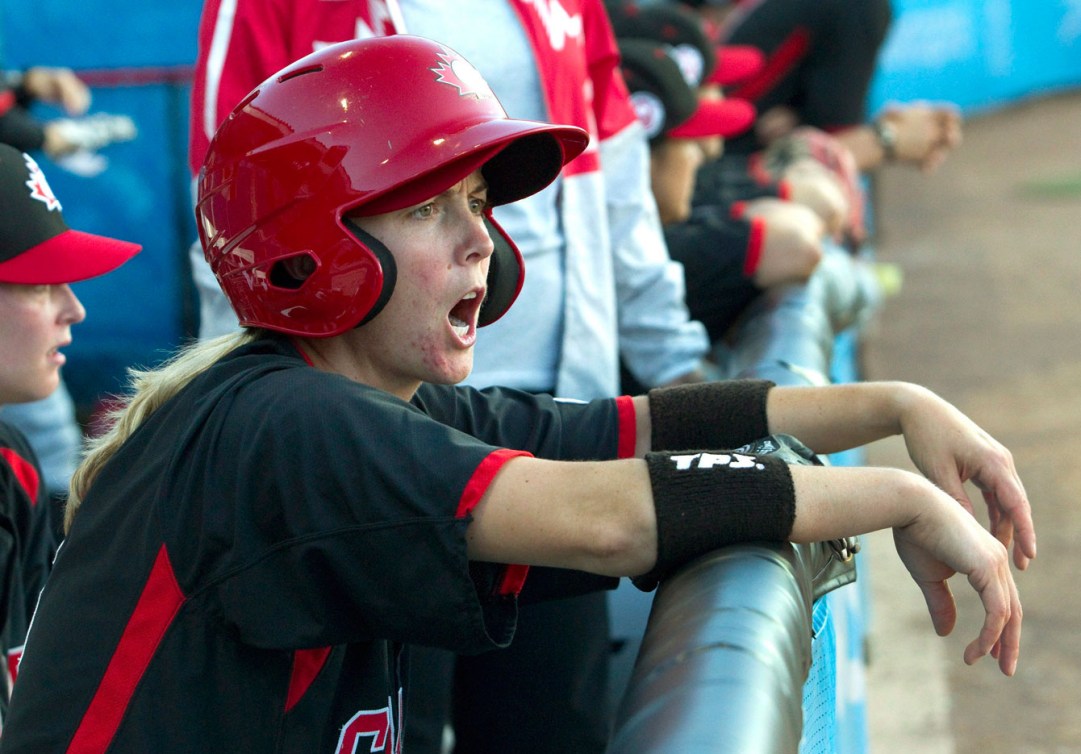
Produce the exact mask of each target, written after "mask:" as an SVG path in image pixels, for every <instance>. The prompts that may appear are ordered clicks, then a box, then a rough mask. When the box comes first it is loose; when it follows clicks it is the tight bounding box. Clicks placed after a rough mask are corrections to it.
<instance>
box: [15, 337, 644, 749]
mask: <svg viewBox="0 0 1081 754" xmlns="http://www.w3.org/2000/svg"><path fill="white" fill-rule="evenodd" d="M629 432H630V433H633V409H631V408H630V404H629V399H616V400H604V401H595V402H592V403H589V404H580V403H564V402H556V401H553V400H552V399H550V398H547V397H544V396H533V395H529V394H526V393H519V392H515V391H504V390H500V389H492V390H488V391H476V390H473V389H470V388H465V387H449V386H423V387H422V388H421V390H420V391H419V392H418V393H417V395H416V396H415V398H414V400H413V401H412V402H411V403H406V402H404V401H402V400H400V399H398V398H396V397H394V396H391V395H389V394H387V393H384V392H382V391H379V390H376V389H373V388H371V387H367V386H364V385H360V384H357V383H355V382H352V381H350V380H348V379H345V378H344V377H341V376H339V375H334V374H329V373H326V372H322V371H319V370H316V369H314V368H312V367H310V366H308V364H307V363H306V362H305V361H304V360H303V359H302V357H301V356H300V355H299V354H298V353H297V351H296V350H295V349H294V347H293V346H292V345H290V344H289V343H288V342H287V341H285V340H283V339H278V338H266V339H263V340H258V341H255V342H254V343H251V344H248V345H246V346H243V347H241V348H239V349H237V350H236V351H234V352H233V353H232V354H230V355H229V356H227V357H226V358H224V359H223V360H221V361H220V362H218V363H217V364H216V365H214V366H213V367H212V368H211V369H209V370H208V371H207V372H204V373H203V374H201V375H200V376H199V377H197V378H196V379H195V380H193V381H192V382H191V383H190V384H189V385H188V386H186V387H185V388H184V389H183V390H182V391H181V392H180V393H178V394H177V395H176V396H175V397H173V398H172V399H170V400H169V401H167V402H166V403H165V404H164V405H162V406H161V407H160V408H158V409H157V411H155V412H154V413H153V414H152V415H151V416H150V417H149V418H148V419H147V420H146V421H145V422H144V423H143V424H142V425H141V426H140V427H139V428H138V429H137V430H136V431H135V432H134V433H132V435H131V436H130V437H129V438H128V440H127V441H126V442H125V444H124V445H123V446H122V447H121V448H120V449H119V451H118V452H117V453H116V454H115V455H114V456H113V457H112V458H111V459H110V461H109V462H108V464H107V465H106V466H105V467H104V468H103V469H102V471H101V472H100V474H99V476H98V478H97V479H96V480H95V482H94V484H93V486H92V489H91V490H90V492H89V494H88V495H87V496H86V498H85V500H84V501H83V504H82V507H81V508H80V511H79V514H78V516H77V517H76V519H75V522H74V526H73V528H72V530H71V532H70V534H69V536H68V538H67V540H66V541H65V543H64V544H63V546H62V547H61V548H60V552H59V553H58V556H57V559H56V566H55V570H54V572H53V576H52V578H51V579H50V581H49V584H48V586H47V587H46V589H45V590H44V593H43V595H42V599H41V604H40V607H39V610H38V612H37V614H36V615H35V618H34V625H33V627H32V629H31V633H30V638H29V640H28V643H27V651H26V653H25V655H24V661H23V666H22V670H21V675H20V678H19V682H18V683H17V684H16V686H15V694H14V697H13V700H12V701H13V704H12V714H11V717H10V723H9V726H8V729H7V730H5V731H4V736H3V740H2V741H0V751H3V752H23V751H26V752H29V751H34V752H38V751H62V750H68V751H84V752H104V751H116V752H120V751H124V752H127V751H154V752H191V751H229V752H236V751H260V752H304V753H305V754H310V753H312V752H327V753H328V754H330V753H332V752H352V751H368V750H369V748H370V749H371V750H372V751H400V747H401V745H402V743H401V742H402V726H403V717H402V709H401V698H402V693H403V692H402V677H403V675H404V673H405V667H404V662H405V660H404V651H405V650H404V649H403V647H404V645H406V644H425V645H433V646H439V647H444V648H447V649H450V650H453V651H455V652H458V653H472V652H479V651H483V650H486V649H490V648H495V647H500V646H505V645H506V644H507V643H508V641H509V640H510V638H511V636H512V634H513V629H514V621H515V617H516V610H517V607H516V592H517V590H518V589H519V588H520V586H521V580H522V578H523V577H524V570H525V569H524V568H523V567H520V566H506V565H499V564H482V563H476V562H470V561H468V560H467V558H466V545H465V530H466V526H467V524H468V521H469V520H470V510H471V509H472V508H473V507H474V506H475V504H476V503H477V501H478V500H479V499H480V497H481V496H482V495H483V493H484V491H485V489H486V488H487V486H488V484H489V483H490V481H491V480H492V478H493V477H494V475H495V473H496V472H497V471H498V469H499V468H500V467H501V465H502V464H503V462H505V461H506V460H507V459H509V458H513V457H514V456H515V455H520V454H533V455H536V456H538V457H547V458H553V459H568V460H570V459H609V458H615V457H617V456H618V455H619V453H620V449H621V448H623V449H625V448H627V447H633V435H628V433H629Z"/></svg>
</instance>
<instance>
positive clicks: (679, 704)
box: [608, 250, 878, 754]
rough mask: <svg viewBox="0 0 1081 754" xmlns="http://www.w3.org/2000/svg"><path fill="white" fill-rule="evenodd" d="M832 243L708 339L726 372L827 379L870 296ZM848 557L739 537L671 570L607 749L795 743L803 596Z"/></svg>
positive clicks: (807, 627) (806, 640) (806, 655)
mask: <svg viewBox="0 0 1081 754" xmlns="http://www.w3.org/2000/svg"><path fill="white" fill-rule="evenodd" d="M843 253H844V252H841V251H839V250H838V251H836V252H834V254H835V255H834V256H831V255H829V254H828V255H827V257H826V260H827V261H826V262H825V263H824V264H823V265H822V266H821V267H820V268H819V270H818V271H816V273H815V275H814V276H812V278H811V280H810V281H809V282H808V283H807V284H806V285H803V286H796V287H792V288H790V289H787V290H785V291H783V292H781V293H778V294H776V295H770V296H763V297H761V299H760V300H759V301H757V302H756V303H755V304H754V305H753V309H752V310H751V311H750V312H748V316H747V317H746V318H744V320H743V321H742V323H741V324H740V325H739V326H738V327H737V328H736V329H735V332H734V334H733V338H732V339H731V340H730V344H731V345H729V346H727V347H726V346H720V347H719V352H718V353H719V355H720V356H721V357H722V358H721V359H720V361H721V362H722V364H723V365H724V367H725V371H726V373H727V374H729V375H731V376H739V377H763V378H767V379H771V380H773V381H774V382H776V383H778V384H783V385H800V384H824V383H826V382H828V376H827V375H828V374H829V364H830V360H831V358H832V353H833V341H834V337H835V333H836V332H837V331H838V330H839V329H841V328H842V327H846V326H848V325H850V324H852V323H855V322H857V321H858V320H860V319H861V318H862V317H863V316H865V315H866V313H867V312H868V311H869V310H870V308H871V307H873V306H875V305H876V304H877V301H878V297H877V296H876V295H875V290H874V288H873V281H872V280H871V279H870V278H869V277H866V276H865V271H864V270H863V268H860V267H856V266H855V265H857V264H858V261H857V260H853V259H851V258H850V257H847V256H846V257H841V256H836V255H839V254H843ZM861 276H862V277H861ZM850 557H851V553H850V552H840V553H839V552H838V550H837V549H836V548H835V547H834V546H831V545H830V544H829V543H818V544H813V545H790V544H747V545H738V546H732V547H727V548H724V549H722V550H719V551H717V552H714V553H711V554H709V555H706V556H704V557H702V558H699V559H698V560H696V561H694V562H693V563H690V564H689V565H687V566H685V567H684V568H682V569H681V570H679V571H678V572H677V573H675V574H674V575H673V576H672V577H671V578H670V579H668V580H667V581H666V582H665V583H663V584H662V585H661V586H660V588H659V589H658V591H657V596H656V598H655V599H654V601H653V608H652V611H651V613H650V617H649V623H648V625H647V627H646V631H645V635H644V637H643V640H642V646H641V649H640V650H639V653H638V657H637V659H636V661H635V666H634V671H633V673H632V675H631V680H630V683H629V684H628V687H627V691H626V693H625V694H624V696H623V699H622V702H621V704H620V705H619V709H618V711H617V713H616V718H615V728H614V731H613V734H612V737H611V740H610V743H609V746H608V754H661V753H662V752H663V753H664V754H670V753H671V752H679V753H680V754H706V753H709V754H721V753H724V754H729V753H735V754H779V753H782V752H784V753H787V752H791V753H792V754H794V753H795V752H797V751H798V749H799V742H800V737H801V733H802V728H803V709H802V699H803V696H802V692H803V684H804V682H805V681H806V679H807V674H808V671H809V669H810V666H811V635H812V629H811V609H812V603H813V601H814V599H815V597H817V596H818V595H819V594H820V593H822V592H824V591H826V590H828V588H829V587H830V585H831V582H832V583H836V568H837V565H838V563H840V562H842V561H845V560H847V559H848V558H850Z"/></svg>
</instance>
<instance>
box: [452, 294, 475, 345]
mask: <svg viewBox="0 0 1081 754" xmlns="http://www.w3.org/2000/svg"><path fill="white" fill-rule="evenodd" d="M480 305H481V298H480V296H479V295H478V294H477V292H476V291H471V292H469V293H467V294H466V295H465V296H464V297H463V298H462V299H461V300H460V301H459V302H458V303H457V304H455V305H454V308H453V309H451V310H450V314H448V315H447V319H448V320H450V326H451V327H452V328H453V329H454V332H456V333H457V334H458V336H459V337H461V338H465V337H466V336H468V335H469V331H470V330H471V329H472V327H473V323H474V322H476V321H477V312H478V311H479V310H480Z"/></svg>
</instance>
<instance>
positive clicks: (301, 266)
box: [269, 252, 319, 291]
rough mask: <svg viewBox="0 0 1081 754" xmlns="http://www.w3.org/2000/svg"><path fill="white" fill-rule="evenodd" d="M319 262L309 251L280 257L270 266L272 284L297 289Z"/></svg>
mask: <svg viewBox="0 0 1081 754" xmlns="http://www.w3.org/2000/svg"><path fill="white" fill-rule="evenodd" d="M318 266H319V263H318V262H316V261H315V258H314V257H313V256H312V255H311V254H310V253H308V252H305V253H303V254H296V255H295V256H291V257H287V258H286V259H279V260H278V261H277V262H275V263H274V265H273V266H272V267H271V268H270V276H269V277H270V284H271V285H273V286H275V287H277V288H285V289H288V290H293V291H295V290H297V289H298V288H300V286H302V285H304V281H305V280H307V279H308V278H309V277H310V276H311V274H312V273H313V272H315V270H316V268H317V267H318Z"/></svg>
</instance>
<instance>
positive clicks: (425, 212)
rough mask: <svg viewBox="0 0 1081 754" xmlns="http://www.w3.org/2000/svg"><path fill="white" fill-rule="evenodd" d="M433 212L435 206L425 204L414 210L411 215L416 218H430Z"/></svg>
mask: <svg viewBox="0 0 1081 754" xmlns="http://www.w3.org/2000/svg"><path fill="white" fill-rule="evenodd" d="M434 212H435V205H434V204H425V205H423V206H421V207H417V208H416V209H415V210H413V214H414V215H416V216H417V217H431V216H432V213H434Z"/></svg>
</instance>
